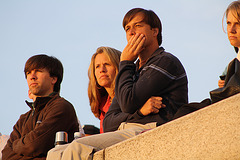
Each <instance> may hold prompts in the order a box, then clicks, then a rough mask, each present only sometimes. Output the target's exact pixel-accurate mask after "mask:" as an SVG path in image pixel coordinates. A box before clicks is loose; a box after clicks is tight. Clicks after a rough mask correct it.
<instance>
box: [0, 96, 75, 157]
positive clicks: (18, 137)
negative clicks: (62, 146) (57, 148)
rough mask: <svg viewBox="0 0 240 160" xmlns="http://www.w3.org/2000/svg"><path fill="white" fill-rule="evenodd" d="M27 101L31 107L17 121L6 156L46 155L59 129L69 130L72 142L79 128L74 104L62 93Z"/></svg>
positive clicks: (5, 150)
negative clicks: (63, 96) (32, 101)
mask: <svg viewBox="0 0 240 160" xmlns="http://www.w3.org/2000/svg"><path fill="white" fill-rule="evenodd" d="M27 104H28V105H29V107H30V108H31V110H30V111H28V112H27V113H25V114H23V115H21V116H20V118H19V120H18V121H17V123H16V124H15V125H14V127H13V131H12V133H11V135H10V138H9V140H8V142H7V145H6V146H5V148H4V149H3V151H2V159H3V160H16V159H21V160H27V159H34V160H40V159H41V160H42V159H46V156H47V152H48V151H49V150H50V149H51V148H53V147H54V141H55V134H56V132H58V131H66V132H67V133H68V138H69V140H68V141H69V142H71V141H72V140H73V136H74V132H77V131H79V124H78V120H77V116H76V113H75V110H74V107H73V106H72V104H71V103H69V102H68V101H66V100H65V99H64V98H61V97H60V96H59V94H58V93H55V94H52V95H50V96H48V97H37V99H36V101H35V102H34V103H29V102H27ZM33 106H35V107H33ZM34 108H35V109H34Z"/></svg>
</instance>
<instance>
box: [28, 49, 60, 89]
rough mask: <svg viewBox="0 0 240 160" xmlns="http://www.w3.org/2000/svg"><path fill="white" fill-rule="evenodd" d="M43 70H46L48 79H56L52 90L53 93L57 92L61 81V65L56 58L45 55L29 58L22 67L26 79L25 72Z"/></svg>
mask: <svg viewBox="0 0 240 160" xmlns="http://www.w3.org/2000/svg"><path fill="white" fill-rule="evenodd" d="M43 68H45V69H47V70H48V72H49V74H50V77H57V82H56V83H55V85H54V89H53V90H54V91H55V92H59V91H60V84H61V82H62V79H63V65H62V63H61V62H60V61H59V60H58V59H57V58H56V57H53V56H48V55H45V54H39V55H35V56H32V57H30V58H29V59H28V60H27V62H26V64H25V67H24V73H25V77H26V78H27V74H26V73H27V72H31V71H32V70H34V69H43Z"/></svg>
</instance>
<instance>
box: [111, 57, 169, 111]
mask: <svg viewBox="0 0 240 160" xmlns="http://www.w3.org/2000/svg"><path fill="white" fill-rule="evenodd" d="M134 70H135V68H134V65H133V64H131V63H130V62H127V61H125V62H121V63H120V71H119V74H118V76H117V78H116V88H115V91H116V93H115V96H116V98H117V99H118V102H119V105H120V107H121V109H122V111H123V112H126V113H130V114H133V113H135V112H136V111H137V110H139V109H140V108H141V107H142V106H143V105H144V104H145V102H146V101H147V100H148V99H149V98H150V97H152V96H162V95H164V92H165V88H166V86H168V85H169V83H171V81H172V80H171V79H169V78H168V77H167V76H165V75H164V74H163V73H161V72H160V71H159V70H157V68H156V67H155V68H154V67H146V69H145V70H144V71H141V72H144V73H141V75H140V76H139V79H137V80H136V81H135V80H134V78H135V77H136V75H135V72H134Z"/></svg>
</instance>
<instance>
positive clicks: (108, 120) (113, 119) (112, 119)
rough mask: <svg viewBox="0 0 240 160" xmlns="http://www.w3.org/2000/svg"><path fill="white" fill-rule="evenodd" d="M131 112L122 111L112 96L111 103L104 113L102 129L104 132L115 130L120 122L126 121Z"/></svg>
mask: <svg viewBox="0 0 240 160" xmlns="http://www.w3.org/2000/svg"><path fill="white" fill-rule="evenodd" d="M130 116H131V114H129V113H123V112H122V111H121V108H120V107H119V104H118V102H117V100H116V98H115V97H114V98H113V100H112V104H111V106H110V107H109V110H108V112H107V113H106V115H105V117H104V120H103V130H104V132H111V131H116V130H117V129H118V127H119V126H120V124H121V123H122V122H125V121H127V119H128V117H130Z"/></svg>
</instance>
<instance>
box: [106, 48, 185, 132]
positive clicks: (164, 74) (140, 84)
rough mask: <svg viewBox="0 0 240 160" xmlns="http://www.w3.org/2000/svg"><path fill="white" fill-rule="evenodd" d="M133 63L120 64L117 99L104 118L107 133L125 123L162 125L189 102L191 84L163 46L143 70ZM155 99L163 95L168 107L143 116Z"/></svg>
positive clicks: (178, 63)
mask: <svg viewBox="0 0 240 160" xmlns="http://www.w3.org/2000/svg"><path fill="white" fill-rule="evenodd" d="M136 68H138V63H137V65H136V64H134V63H133V62H130V61H122V62H120V68H119V73H118V75H117V77H116V86H115V98H114V99H113V101H112V105H111V106H110V108H109V110H108V112H107V114H106V115H105V119H104V123H103V124H104V131H105V132H107V131H114V130H117V128H118V126H119V125H120V124H121V123H122V122H132V123H141V124H146V123H149V122H157V123H158V125H161V124H163V123H166V122H168V121H169V120H171V119H172V118H173V115H174V114H175V113H176V111H177V110H178V108H179V107H180V106H182V105H183V104H186V103H188V86H187V85H188V81H187V76H186V73H185V70H184V67H183V66H182V64H181V62H180V61H179V60H178V59H177V58H176V57H175V56H173V55H172V54H170V53H167V52H165V51H164V49H163V48H162V47H161V48H159V49H157V50H156V51H155V52H154V53H153V54H152V56H151V57H150V58H149V59H148V61H147V62H146V64H145V65H144V66H142V67H141V68H140V69H139V70H137V69H136ZM152 96H160V97H162V98H163V103H164V104H166V106H167V107H166V108H162V109H160V111H159V113H158V114H149V115H147V116H143V115H142V114H141V113H140V112H139V109H140V108H141V107H142V106H143V105H144V104H145V102H146V101H147V100H148V99H149V98H150V97H152Z"/></svg>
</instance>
